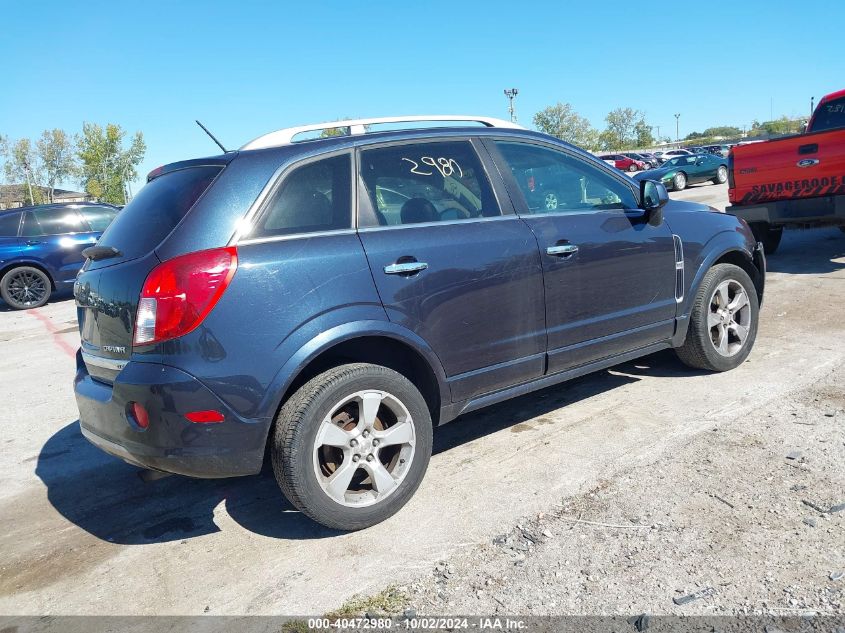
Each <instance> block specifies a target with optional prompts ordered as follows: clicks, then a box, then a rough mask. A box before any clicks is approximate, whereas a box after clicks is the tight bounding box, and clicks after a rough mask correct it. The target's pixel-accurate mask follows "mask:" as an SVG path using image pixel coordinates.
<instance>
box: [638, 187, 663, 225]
mask: <svg viewBox="0 0 845 633" xmlns="http://www.w3.org/2000/svg"><path fill="white" fill-rule="evenodd" d="M667 202H669V192H667V191H666V187H664V186H663V183H659V182H657V181H656V180H643V181H641V182H640V206H641V207H642V208H643V210H645V215H646V219H647V220H648V223H649V224H651V225H653V226H657V225H659V224H660V223H661V222H663V207H664V206H665V205H666V203H667Z"/></svg>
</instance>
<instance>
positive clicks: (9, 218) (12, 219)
mask: <svg viewBox="0 0 845 633" xmlns="http://www.w3.org/2000/svg"><path fill="white" fill-rule="evenodd" d="M20 223H21V214H20V213H3V214H0V237H17V236H18V225H19V224H20Z"/></svg>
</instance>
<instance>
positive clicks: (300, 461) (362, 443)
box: [271, 363, 432, 530]
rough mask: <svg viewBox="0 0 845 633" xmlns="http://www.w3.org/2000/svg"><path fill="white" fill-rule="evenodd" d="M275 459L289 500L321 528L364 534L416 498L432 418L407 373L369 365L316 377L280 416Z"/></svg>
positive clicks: (343, 367)
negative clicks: (363, 532) (364, 529)
mask: <svg viewBox="0 0 845 633" xmlns="http://www.w3.org/2000/svg"><path fill="white" fill-rule="evenodd" d="M272 442H273V444H272V446H271V456H272V461H273V470H274V472H275V474H276V480H277V481H278V483H279V486H280V487H281V489H282V492H284V494H285V496H286V497H287V498H288V500H289V501H290V502H291V503H292V504H293V505H294V506H296V507H297V508H298V509H299V510H301V511H302V512H303V513H304V514H306V515H308V516H309V517H311V518H312V519H314V520H315V521H317V522H318V523H321V524H323V525H325V526H327V527H330V528H334V529H338V530H360V529H362V528H366V527H369V526H371V525H375V524H376V523H380V522H381V521H384V520H385V519H387V518H388V517H390V516H391V515H393V514H394V513H395V512H397V511H398V510H399V509H400V508H401V507H402V506H404V505H405V503H406V502H407V501H408V500H409V499H410V498H411V496H412V495H413V494H414V492H415V491H416V489H417V487H418V486H419V485H420V482H421V481H422V478H423V475H424V474H425V471H426V468H427V467H428V462H429V458H430V457H431V442H432V425H431V415H430V413H429V410H428V406H427V405H426V402H425V400H424V399H423V397H422V395H421V394H420V392H419V391H418V390H417V389H416V387H414V385H413V384H412V383H411V382H410V381H409V380H408V379H407V378H405V377H404V376H402V375H401V374H399V373H397V372H395V371H393V370H391V369H387V368H386V367H381V366H379V365H369V364H365V363H354V364H348V365H341V366H339V367H335V368H333V369H329V370H328V371H325V372H323V373H322V374H320V375H318V376H316V377H314V378H312V379H311V380H309V381H308V382H307V383H306V384H305V385H303V386H302V387H301V388H300V389H299V390H298V391H297V392H296V393H295V394H294V395H293V396H292V397H291V398H290V399H289V400H288V401H287V402H286V403H285V404H284V406H282V409H281V410H280V411H279V415H278V417H277V418H276V428H275V433H274V436H273V438H272Z"/></svg>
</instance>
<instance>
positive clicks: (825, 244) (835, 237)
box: [766, 227, 845, 275]
mask: <svg viewBox="0 0 845 633" xmlns="http://www.w3.org/2000/svg"><path fill="white" fill-rule="evenodd" d="M836 260H840V261H836ZM766 269H767V271H768V272H773V273H790V274H794V275H817V274H824V273H832V272H836V271H839V270H843V269H845V233H843V232H842V231H840V230H839V229H838V228H836V227H827V228H823V229H806V230H801V229H791V230H786V231H784V232H783V238H782V239H781V243H780V247H779V248H778V250H777V251H776V252H774V253H773V254H771V255H768V256H767V258H766Z"/></svg>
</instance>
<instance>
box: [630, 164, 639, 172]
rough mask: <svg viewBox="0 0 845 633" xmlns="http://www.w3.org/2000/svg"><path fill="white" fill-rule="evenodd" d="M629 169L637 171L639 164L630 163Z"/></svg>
mask: <svg viewBox="0 0 845 633" xmlns="http://www.w3.org/2000/svg"><path fill="white" fill-rule="evenodd" d="M628 171H630V172H635V171H637V166H636V165H634V164H633V163H632V164H630V165H628Z"/></svg>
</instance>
